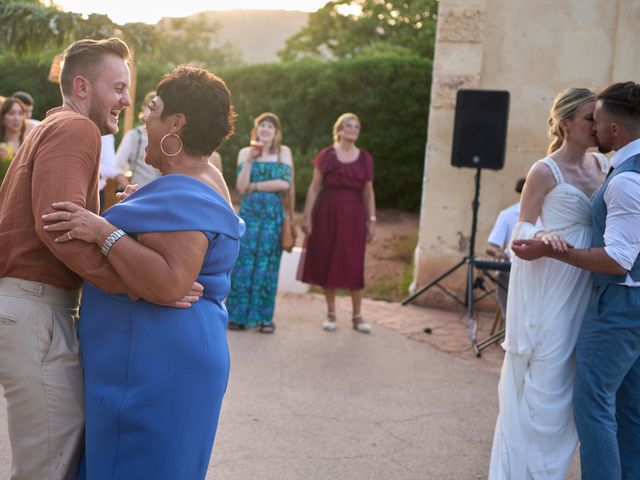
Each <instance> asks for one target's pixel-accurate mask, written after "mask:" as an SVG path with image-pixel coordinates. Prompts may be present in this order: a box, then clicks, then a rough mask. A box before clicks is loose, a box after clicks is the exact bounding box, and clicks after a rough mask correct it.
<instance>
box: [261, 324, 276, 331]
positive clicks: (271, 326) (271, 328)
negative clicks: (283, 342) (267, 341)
mask: <svg viewBox="0 0 640 480" xmlns="http://www.w3.org/2000/svg"><path fill="white" fill-rule="evenodd" d="M258 331H259V332H260V333H273V332H275V331H276V326H275V325H274V324H273V323H261V324H260V327H259V328H258Z"/></svg>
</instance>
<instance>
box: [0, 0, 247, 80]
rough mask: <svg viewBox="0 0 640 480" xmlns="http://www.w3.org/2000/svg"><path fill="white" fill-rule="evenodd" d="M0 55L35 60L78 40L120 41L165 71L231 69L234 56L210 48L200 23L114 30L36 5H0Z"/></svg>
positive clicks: (109, 24)
mask: <svg viewBox="0 0 640 480" xmlns="http://www.w3.org/2000/svg"><path fill="white" fill-rule="evenodd" d="M0 25H2V28H1V29H0V45H1V47H0V52H1V53H4V54H15V55H18V56H23V55H40V56H41V57H46V58H47V59H50V58H51V57H52V56H53V54H54V53H56V52H59V51H60V50H62V49H63V48H65V47H66V46H67V45H68V44H69V43H71V42H72V41H74V40H77V39H80V38H95V39H101V38H109V37H118V38H122V39H123V40H124V41H125V42H127V44H128V45H129V46H130V47H132V48H133V49H134V50H135V52H136V56H137V58H138V59H139V60H154V61H156V62H161V63H163V64H164V65H165V66H166V67H167V69H171V68H173V67H174V66H175V65H177V64H179V63H193V64H198V65H201V66H207V65H216V66H219V65H233V64H237V63H238V62H239V60H238V58H239V56H238V54H237V53H236V52H235V51H233V50H232V49H231V48H230V47H229V46H228V45H223V46H213V42H214V41H215V39H216V31H215V29H212V28H211V27H210V26H209V27H206V28H205V25H204V23H203V22H202V21H198V20H195V21H185V20H184V19H169V20H167V21H165V22H162V23H160V24H158V25H147V24H144V23H126V24H124V25H118V24H116V23H114V22H113V21H112V20H111V19H110V18H109V17H108V16H106V15H101V14H91V15H89V16H88V17H84V16H82V15H80V14H77V13H70V12H64V11H62V10H60V9H59V8H58V7H55V6H47V5H44V3H43V2H42V1H41V0H20V1H12V0H0Z"/></svg>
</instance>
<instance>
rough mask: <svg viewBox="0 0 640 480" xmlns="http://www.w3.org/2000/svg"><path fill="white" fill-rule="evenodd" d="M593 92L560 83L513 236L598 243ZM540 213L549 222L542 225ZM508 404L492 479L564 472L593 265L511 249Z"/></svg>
mask: <svg viewBox="0 0 640 480" xmlns="http://www.w3.org/2000/svg"><path fill="white" fill-rule="evenodd" d="M594 106H595V94H594V92H592V91H591V90H588V89H584V88H571V89H568V90H564V91H562V92H560V93H559V94H558V95H557V96H556V98H555V100H554V102H553V106H552V108H551V115H550V118H549V125H550V129H549V133H550V136H551V139H552V142H551V145H550V146H549V150H548V152H547V157H546V158H544V159H542V160H539V161H538V162H536V163H535V164H534V165H533V166H532V167H531V170H529V173H528V175H527V180H526V183H525V186H524V190H523V192H522V199H521V205H520V217H519V219H518V220H519V221H518V224H517V225H516V226H515V228H514V230H513V234H512V240H514V239H523V238H534V237H535V238H540V239H542V240H544V241H545V243H548V244H551V245H552V246H553V248H554V250H561V251H564V250H566V249H567V248H571V247H575V248H585V247H588V246H589V245H590V244H591V196H592V195H593V193H595V191H596V190H597V189H598V187H599V186H600V185H601V184H602V182H603V181H604V179H605V175H606V173H607V170H608V168H609V167H608V164H607V159H606V158H605V157H604V156H602V155H601V154H594V153H587V149H589V148H590V147H594V146H595V144H596V143H595V137H594V135H593V130H592V127H593V110H594ZM538 216H540V218H541V220H542V225H543V228H544V231H538V229H536V228H535V226H534V225H535V223H536V219H537V218H538ZM512 258H513V260H512V264H511V275H510V281H509V296H508V300H507V314H506V337H505V341H504V343H503V344H502V346H503V348H504V349H505V358H504V363H503V365H502V370H501V372H500V383H499V386H498V395H499V401H500V413H499V415H498V420H497V422H496V430H495V434H494V438H493V448H492V452H491V466H490V469H489V479H491V480H499V479H500V480H502V479H504V480H528V479H535V480H537V479H559V480H560V479H564V478H565V474H566V472H567V470H568V469H569V466H570V465H571V460H572V457H573V453H574V450H575V447H576V445H577V442H578V436H577V433H576V430H575V425H574V421H573V409H572V394H573V375H574V347H575V343H576V338H577V335H578V330H579V329H580V324H581V322H582V318H583V316H584V314H585V311H586V309H587V304H588V301H589V296H590V293H591V278H590V274H589V272H587V271H584V270H581V269H579V268H576V267H573V266H571V265H568V264H566V263H562V262H559V261H557V260H553V259H550V258H542V259H540V260H535V261H532V262H528V261H525V260H521V259H519V258H518V257H516V256H515V255H513V256H512Z"/></svg>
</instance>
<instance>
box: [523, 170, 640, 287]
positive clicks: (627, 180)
mask: <svg viewBox="0 0 640 480" xmlns="http://www.w3.org/2000/svg"><path fill="white" fill-rule="evenodd" d="M639 192H640V174H638V173H635V172H624V173H621V174H620V175H618V176H616V177H615V178H613V179H612V180H611V182H610V183H609V185H608V186H607V190H606V191H605V194H604V201H605V203H606V205H607V219H606V225H607V226H606V229H605V232H604V244H605V246H604V247H599V248H584V249H571V250H569V251H568V252H565V253H559V252H554V251H553V249H552V248H551V247H550V246H548V245H545V244H544V243H543V242H541V241H539V240H517V241H514V245H513V246H512V248H513V251H514V253H515V254H516V255H517V256H518V257H520V258H523V259H525V260H535V259H537V258H541V257H549V258H555V259H556V260H560V261H562V262H565V263H568V264H570V265H573V266H576V267H579V268H583V269H585V270H589V271H591V272H594V273H604V274H609V275H625V274H626V273H627V272H628V271H629V270H631V268H632V267H633V264H634V263H635V261H636V258H637V257H638V254H639V253H640V195H639Z"/></svg>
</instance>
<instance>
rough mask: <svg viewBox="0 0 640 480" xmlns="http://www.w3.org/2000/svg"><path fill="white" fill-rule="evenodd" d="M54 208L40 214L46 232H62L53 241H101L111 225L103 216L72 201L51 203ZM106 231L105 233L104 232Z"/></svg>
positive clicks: (107, 233) (110, 228)
mask: <svg viewBox="0 0 640 480" xmlns="http://www.w3.org/2000/svg"><path fill="white" fill-rule="evenodd" d="M52 207H53V208H54V209H55V210H56V211H55V212H53V213H47V214H45V215H43V216H42V220H43V221H44V222H45V223H46V225H45V226H44V227H43V228H44V230H46V231H48V232H64V233H63V235H61V236H59V237H56V238H55V239H54V241H55V242H68V241H69V240H82V241H83V242H87V243H98V244H99V243H101V242H102V241H103V240H104V239H105V238H106V236H108V235H109V233H110V231H111V230H113V227H110V225H109V222H107V221H106V220H105V219H104V218H102V217H100V216H98V215H96V214H95V213H93V212H90V211H89V210H87V209H85V208H82V207H80V206H78V205H76V204H75V203H73V202H57V203H54V204H53V205H52ZM105 232H106V233H105Z"/></svg>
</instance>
